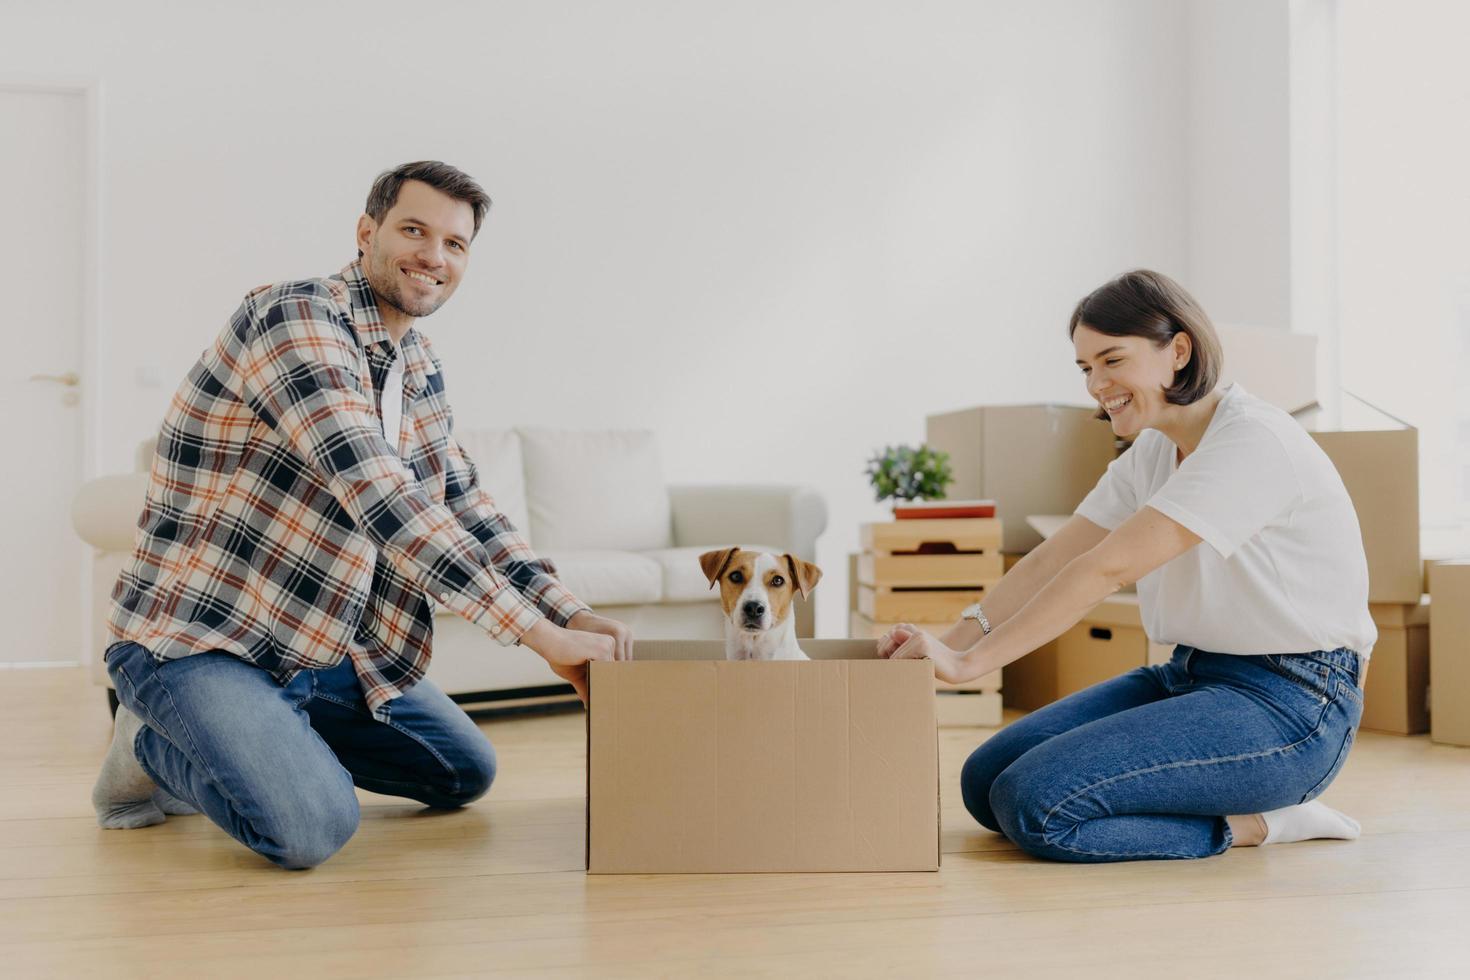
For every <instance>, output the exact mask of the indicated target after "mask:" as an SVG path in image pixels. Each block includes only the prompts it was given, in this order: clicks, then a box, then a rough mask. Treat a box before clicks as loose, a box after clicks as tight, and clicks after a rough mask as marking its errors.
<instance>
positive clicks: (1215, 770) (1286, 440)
mask: <svg viewBox="0 0 1470 980" xmlns="http://www.w3.org/2000/svg"><path fill="white" fill-rule="evenodd" d="M1069 331H1070V334H1071V337H1072V343H1073V345H1074V347H1075V349H1076V356H1077V365H1078V367H1080V368H1081V370H1082V373H1083V375H1084V376H1085V377H1086V378H1087V391H1088V394H1089V395H1091V396H1092V398H1094V399H1095V400H1096V401H1097V403H1098V404H1099V406H1101V408H1102V414H1101V416H1100V417H1103V418H1108V419H1111V421H1112V425H1113V431H1114V432H1115V433H1117V434H1118V435H1119V436H1122V437H1124V438H1129V439H1134V443H1133V445H1132V447H1131V448H1129V449H1128V451H1127V452H1125V453H1123V455H1122V456H1120V457H1119V458H1118V459H1117V460H1115V461H1114V462H1113V463H1112V464H1111V465H1110V466H1109V467H1108V470H1107V472H1106V473H1105V474H1104V476H1103V477H1102V479H1101V480H1100V481H1099V482H1098V484H1097V486H1096V487H1095V488H1094V489H1093V491H1092V492H1091V493H1090V494H1089V495H1088V496H1087V498H1086V499H1085V500H1084V501H1083V502H1082V504H1081V506H1079V507H1078V508H1077V513H1076V515H1075V516H1074V517H1072V519H1071V520H1070V521H1068V523H1067V524H1066V525H1064V526H1063V528H1062V529H1061V530H1060V531H1058V532H1057V533H1056V534H1055V535H1053V536H1052V537H1051V538H1050V539H1048V540H1047V541H1046V542H1045V543H1044V544H1042V545H1041V546H1040V547H1039V548H1037V549H1036V550H1035V551H1033V552H1031V553H1030V554H1029V555H1027V556H1026V557H1025V558H1024V559H1022V560H1021V561H1020V562H1019V563H1018V564H1017V565H1016V567H1015V568H1014V569H1012V570H1011V571H1010V573H1009V574H1007V575H1006V577H1005V578H1004V579H1003V580H1002V581H1001V582H1000V583H999V584H998V585H997V586H996V587H995V589H994V590H993V591H992V592H991V593H990V594H989V595H988V596H987V597H986V599H985V601H984V603H983V605H976V606H971V607H970V608H969V609H967V610H966V611H965V615H964V617H963V618H962V619H961V620H960V622H958V623H957V624H955V626H953V627H952V628H951V629H950V630H948V631H947V632H946V633H945V634H944V635H943V636H942V637H938V638H935V637H933V636H930V635H928V634H925V633H923V632H922V631H920V630H919V629H917V628H916V627H914V626H913V625H911V624H902V625H899V626H896V627H894V628H893V629H892V630H890V631H889V633H888V634H887V635H886V636H884V638H883V639H882V641H880V644H879V652H880V653H881V654H882V655H883V656H891V657H895V658H928V659H930V660H932V661H934V669H935V673H936V674H938V675H939V676H940V677H941V678H943V679H945V680H948V681H964V680H969V679H972V678H975V677H979V676H981V675H983V674H987V673H989V672H991V671H993V670H996V669H998V668H1000V667H1002V666H1004V665H1005V664H1008V663H1010V662H1011V661H1013V660H1016V659H1017V658H1019V657H1021V656H1023V655H1024V654H1026V653H1027V652H1029V651H1031V650H1034V649H1036V648H1037V647H1039V646H1041V645H1042V644H1044V643H1047V642H1048V641H1050V640H1052V639H1054V638H1055V637H1057V636H1059V635H1060V634H1061V633H1062V632H1064V631H1065V630H1067V629H1068V628H1069V627H1071V626H1072V625H1073V624H1075V623H1076V622H1077V621H1078V620H1079V619H1080V618H1081V617H1082V615H1083V614H1084V613H1086V611H1087V610H1088V609H1090V608H1091V607H1092V606H1093V605H1094V604H1095V603H1097V602H1098V601H1100V600H1102V599H1103V598H1105V597H1107V596H1108V595H1110V594H1112V593H1113V592H1116V591H1117V590H1118V589H1120V588H1122V587H1123V586H1125V585H1129V584H1131V583H1134V582H1136V583H1138V593H1139V604H1140V606H1141V608H1142V612H1143V621H1144V626H1145V628H1146V630H1147V632H1148V635H1149V636H1150V637H1151V638H1152V639H1154V640H1155V641H1156V642H1160V643H1171V644H1177V646H1176V647H1175V650H1174V656H1173V659H1172V660H1171V661H1170V662H1169V663H1167V664H1162V665H1158V666H1152V667H1142V668H1139V669H1137V670H1134V671H1131V672H1129V673H1127V674H1124V675H1122V676H1121V677H1116V678H1114V679H1112V680H1110V681H1107V682H1105V683H1102V684H1098V685H1096V686H1095V687H1091V688H1088V689H1087V690H1084V691H1079V692H1078V693H1076V694H1073V695H1071V696H1070V697H1067V698H1064V699H1062V700H1061V701H1058V702H1056V703H1054V704H1051V705H1048V706H1047V707H1045V708H1042V709H1041V710H1039V711H1036V712H1033V713H1032V714H1030V715H1028V716H1027V717H1025V718H1023V719H1021V720H1019V721H1017V722H1016V723H1014V724H1012V725H1010V726H1009V727H1007V728H1005V729H1003V730H1002V731H1000V732H999V733H998V734H997V735H995V736H994V737H993V738H991V739H990V740H989V741H987V742H986V743H985V744H983V745H982V746H980V747H979V748H978V749H976V750H975V752H974V753H973V754H972V755H971V756H970V758H969V760H968V761H967V762H966V763H965V767H964V771H963V773H962V775H961V777H960V781H961V788H962V790H963V794H964V800H965V806H966V807H967V808H968V809H969V811H970V813H971V814H973V815H974V817H975V819H976V820H978V821H979V822H980V823H981V824H982V825H983V826H985V827H987V828H989V829H990V830H993V831H998V832H1000V833H1004V834H1005V835H1006V836H1007V837H1009V838H1010V839H1011V840H1013V841H1014V842H1015V843H1016V844H1018V845H1019V846H1020V847H1022V848H1023V849H1024V850H1026V851H1028V852H1029V853H1031V854H1034V855H1037V856H1040V857H1047V858H1053V859H1057V860H1063V861H1126V860H1138V859H1146V858H1196V857H1206V856H1208V855H1212V854H1219V853H1220V852H1222V851H1224V850H1225V849H1226V848H1228V847H1231V846H1242V845H1246V846H1248V845H1256V844H1272V843H1281V842H1287V841H1295V840H1306V839H1309V838H1316V837H1336V838H1345V839H1350V838H1354V837H1356V836H1357V834H1358V825H1357V823H1356V822H1354V821H1353V820H1352V819H1351V818H1349V817H1346V816H1344V815H1343V814H1340V813H1338V812H1337V811H1335V810H1332V809H1330V808H1328V807H1326V806H1324V805H1322V804H1321V803H1316V802H1309V801H1313V800H1314V798H1315V797H1316V796H1318V795H1319V794H1320V793H1321V792H1322V791H1323V790H1324V789H1325V788H1326V787H1327V786H1328V784H1329V783H1331V782H1332V779H1333V777H1335V776H1336V775H1337V773H1338V770H1340V769H1341V768H1342V764H1343V761H1344V760H1345V759H1346V758H1347V754H1348V749H1349V748H1350V747H1351V745H1352V741H1353V735H1354V732H1356V730H1357V727H1358V721H1359V718H1360V717H1361V715H1362V698H1363V694H1362V672H1363V668H1364V667H1365V666H1366V663H1367V658H1368V654H1369V652H1370V650H1371V649H1372V646H1373V643H1374V641H1375V640H1376V639H1377V633H1376V631H1375V629H1374V626H1373V621H1372V619H1371V618H1370V617H1369V615H1368V569H1367V562H1366V560H1365V559H1364V556H1363V546H1362V536H1361V534H1360V532H1359V529H1358V521H1357V515H1356V513H1355V512H1354V510H1353V506H1352V502H1351V501H1350V500H1349V499H1348V495H1347V491H1346V490H1345V489H1344V488H1343V485H1342V480H1341V479H1340V478H1339V477H1338V475H1337V471H1336V470H1335V469H1334V468H1333V466H1332V463H1331V462H1330V461H1329V460H1328V459H1327V457H1326V456H1325V455H1324V454H1323V453H1322V451H1321V450H1320V449H1319V448H1318V447H1317V445H1316V443H1314V442H1313V441H1312V439H1311V438H1310V437H1309V436H1308V435H1307V433H1306V432H1305V431H1304V430H1303V429H1302V427H1301V426H1300V425H1299V424H1298V423H1297V422H1296V421H1294V420H1293V419H1292V418H1291V417H1290V416H1288V415H1287V414H1286V413H1285V412H1282V411H1281V410H1279V409H1277V408H1274V407H1272V406H1271V405H1268V404H1266V403H1265V402H1263V401H1261V400H1260V399H1258V398H1255V397H1253V396H1252V395H1250V394H1249V393H1247V392H1246V391H1244V390H1242V389H1241V387H1240V386H1239V385H1232V386H1230V387H1229V388H1226V389H1219V388H1217V387H1216V383H1217V381H1218V380H1219V376H1220V367H1221V361H1222V355H1221V350H1220V343H1219V341H1218V339H1217V338H1216V336H1215V331H1214V328H1213V327H1212V326H1211V324H1210V321H1209V318H1208V317H1207V316H1206V315H1205V313H1204V311H1203V310H1202V309H1200V307H1199V305H1198V304H1197V303H1196V302H1195V301H1194V299H1193V298H1192V297H1190V295H1189V294H1188V293H1186V292H1185V291H1184V290H1183V289H1182V288H1181V287H1180V286H1179V285H1178V284H1176V283H1175V282H1173V281H1172V280H1170V279H1169V278H1168V277H1166V276H1163V275H1160V274H1158V273H1155V272H1147V271H1138V272H1131V273H1127V274H1125V275H1122V276H1119V277H1118V278H1117V279H1114V280H1113V281H1111V282H1109V283H1107V284H1105V285H1103V286H1102V287H1100V288H1099V289H1097V290H1096V291H1094V292H1093V293H1092V294H1090V295H1089V296H1087V297H1086V298H1085V299H1083V300H1082V301H1081V302H1080V303H1079V304H1077V308H1076V310H1075V311H1074V312H1073V314H1072V320H1071V324H1070V327H1069Z"/></svg>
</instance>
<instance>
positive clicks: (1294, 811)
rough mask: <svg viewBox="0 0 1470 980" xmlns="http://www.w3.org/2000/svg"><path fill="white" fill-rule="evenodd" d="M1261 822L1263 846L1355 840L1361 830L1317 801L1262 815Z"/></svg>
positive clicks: (1352, 822)
mask: <svg viewBox="0 0 1470 980" xmlns="http://www.w3.org/2000/svg"><path fill="white" fill-rule="evenodd" d="M1261 818H1262V819H1264V820H1265V821H1266V839H1265V840H1263V841H1261V843H1262V844H1291V843H1293V842H1295V841H1299V840H1317V839H1318V838H1323V837H1330V838H1333V839H1335V840H1357V839H1358V834H1359V833H1361V832H1362V829H1363V828H1362V826H1361V825H1360V824H1359V823H1358V822H1357V821H1356V820H1354V819H1353V818H1352V817H1350V816H1348V815H1347V814H1345V813H1339V812H1338V811H1336V810H1334V809H1332V807H1330V806H1328V805H1327V804H1325V803H1320V802H1318V801H1317V800H1313V801H1312V802H1310V803H1301V804H1298V805H1297V806H1284V807H1282V808H1281V809H1279V810H1271V811H1269V812H1267V813H1263V814H1261Z"/></svg>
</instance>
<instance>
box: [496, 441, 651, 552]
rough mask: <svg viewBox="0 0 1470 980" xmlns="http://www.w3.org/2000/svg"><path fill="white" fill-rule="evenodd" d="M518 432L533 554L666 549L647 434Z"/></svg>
mask: <svg viewBox="0 0 1470 980" xmlns="http://www.w3.org/2000/svg"><path fill="white" fill-rule="evenodd" d="M518 431H519V432H520V435H521V449H522V451H523V452H524V453H525V460H526V466H525V470H526V499H527V501H528V502H529V510H530V515H531V540H532V541H534V542H535V544H536V547H537V548H538V549H555V548H586V549H598V550H607V551H647V550H649V549H652V548H667V547H669V546H670V545H672V544H673V529H672V524H671V520H670V517H669V492H668V489H667V488H666V487H665V486H664V479H663V472H662V467H661V466H660V463H659V455H658V444H657V443H656V442H655V440H654V436H653V433H652V432H646V431H600V432H599V431H581V430H579V431H568V430H559V429H520V430H518Z"/></svg>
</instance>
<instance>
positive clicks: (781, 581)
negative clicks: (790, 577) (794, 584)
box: [771, 575, 786, 589]
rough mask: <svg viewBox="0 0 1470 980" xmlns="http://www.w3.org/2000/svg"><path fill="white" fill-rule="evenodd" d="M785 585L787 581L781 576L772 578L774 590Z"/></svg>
mask: <svg viewBox="0 0 1470 980" xmlns="http://www.w3.org/2000/svg"><path fill="white" fill-rule="evenodd" d="M785 584H786V580H785V579H784V578H782V577H781V576H779V575H773V576H772V577H771V588H773V589H779V588H780V587H781V586H783V585H785Z"/></svg>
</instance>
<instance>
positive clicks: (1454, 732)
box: [1368, 561, 1470, 745]
mask: <svg viewBox="0 0 1470 980" xmlns="http://www.w3.org/2000/svg"><path fill="white" fill-rule="evenodd" d="M1429 594H1430V596H1431V597H1432V599H1433V602H1434V616H1433V617H1432V618H1431V619H1430V622H1429V680H1430V687H1429V699H1430V709H1429V737H1430V738H1431V739H1433V740H1434V741H1436V742H1445V743H1448V744H1450V745H1470V562H1467V561H1446V562H1439V563H1437V564H1436V565H1434V567H1433V568H1431V569H1430V570H1429ZM1373 659H1374V661H1376V660H1377V659H1378V654H1377V653H1376V652H1375V653H1374V655H1373ZM1375 669H1377V668H1376V666H1370V667H1369V669H1368V677H1369V679H1370V680H1371V679H1372V676H1373V671H1374V670H1375Z"/></svg>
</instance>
